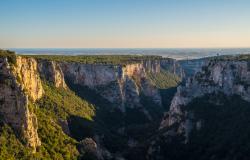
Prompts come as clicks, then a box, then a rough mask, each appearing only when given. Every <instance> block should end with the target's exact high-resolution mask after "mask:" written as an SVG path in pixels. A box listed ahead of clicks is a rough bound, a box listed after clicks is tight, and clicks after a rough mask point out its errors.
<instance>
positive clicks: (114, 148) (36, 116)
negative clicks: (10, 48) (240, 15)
mask: <svg viewBox="0 0 250 160" xmlns="http://www.w3.org/2000/svg"><path fill="white" fill-rule="evenodd" d="M2 52H4V53H5V52H6V53H7V54H6V53H5V54H3V56H1V54H0V118H1V124H2V125H1V126H9V127H10V128H9V130H11V131H12V132H13V133H14V135H13V136H14V137H16V138H15V142H17V143H18V146H19V147H21V149H22V151H23V152H22V153H21V152H18V153H15V155H16V156H21V157H22V156H23V154H24V153H25V155H26V154H27V157H28V158H27V159H32V158H38V157H43V158H44V157H46V158H47V159H100V160H104V159H128V160H130V159H131V160H133V159H142V160H144V159H150V160H151V159H152V160H153V159H156V160H158V159H159V160H160V159H173V160H175V159H183V157H186V159H199V158H200V157H201V153H200V152H198V151H197V153H196V155H195V156H196V157H195V156H194V155H189V154H191V152H190V151H189V149H192V147H193V148H195V147H197V148H198V147H200V146H199V145H197V144H196V143H194V142H196V140H197V139H198V138H199V137H198V138H197V135H200V134H201V133H203V132H205V130H206V133H207V128H209V127H207V124H210V119H211V118H213V116H210V117H209V116H208V117H206V116H207V115H206V114H205V113H207V114H208V113H210V112H205V113H204V111H205V110H206V109H207V108H209V107H210V108H216V107H220V108H223V109H224V110H223V111H224V112H223V115H224V114H225V115H227V114H230V115H231V114H232V113H231V112H230V110H227V104H230V105H228V106H231V105H232V108H233V109H235V108H234V107H235V106H233V104H234V103H231V99H234V100H235V101H236V100H237V101H239V106H237V107H238V108H237V109H238V110H237V113H240V114H241V112H243V111H241V110H240V108H241V105H242V106H247V105H248V104H249V103H250V83H249V82H250V70H249V68H250V67H249V65H250V63H249V61H248V59H244V58H243V59H240V58H239V59H237V57H236V58H234V59H230V58H228V59H227V58H224V57H215V58H210V59H209V58H206V59H199V60H192V61H190V62H187V61H176V60H174V59H169V58H162V57H147V56H142V57H140V56H138V57H132V56H131V57H129V58H127V57H125V58H124V57H122V56H121V57H116V58H117V59H119V58H120V59H121V61H122V60H123V59H126V63H115V62H112V63H103V61H101V62H98V61H97V60H96V59H95V63H83V62H81V61H80V60H79V61H72V60H68V59H69V58H68V57H67V56H65V57H63V56H61V57H60V56H58V57H56V58H54V57H52V56H51V57H49V58H48V57H46V56H45V57H41V56H40V57H39V56H24V55H22V56H21V55H16V54H13V53H11V52H10V53H9V52H7V51H2ZM93 57H95V56H93ZM53 58H54V59H53ZM58 58H61V59H62V60H58ZM70 58H71V59H72V57H70ZM73 58H75V57H73ZM81 58H89V57H79V59H81ZM95 58H96V57H95ZM116 58H115V59H116ZM64 59H66V60H64ZM117 59H116V60H117ZM84 60H85V59H84ZM107 62H108V60H107ZM204 97H205V99H204ZM229 102H230V103H229ZM207 105H208V106H207ZM196 106H198V107H196ZM220 108H219V109H220ZM228 108H229V107H228ZM242 108H244V107H242ZM216 109H217V108H216ZM225 110H226V111H225ZM219 111H220V110H219ZM246 111H248V110H247V108H246ZM217 113H218V114H219V113H220V112H217ZM213 114H214V113H213ZM213 114H212V113H211V115H213ZM242 114H243V113H242ZM225 115H224V116H225ZM245 116H246V115H245V114H244V115H241V117H242V118H244V119H246V121H247V120H248V119H247V116H246V117H245ZM236 117H237V116H236ZM216 118H217V119H219V118H220V117H216ZM216 118H215V119H216ZM236 120H237V121H236ZM236 120H235V121H234V122H235V123H236V122H237V123H238V119H236ZM221 121H222V122H223V123H224V121H223V120H221ZM219 123H220V121H219V120H218V124H219ZM225 123H226V122H225ZM244 127H245V126H244ZM3 128H4V127H2V129H1V130H3ZM221 128H223V127H221ZM240 129H241V128H239V130H240ZM232 130H233V131H232V135H234V134H235V132H234V131H235V130H236V129H235V128H233V127H232ZM1 133H4V130H3V131H1ZM10 133H11V132H10ZM230 133H231V132H230ZM247 133H248V132H247ZM249 133H250V132H249ZM49 134H53V136H52V137H50V135H49ZM2 135H4V134H2ZM211 135H212V134H211ZM194 137H195V138H194ZM215 137H216V135H215ZM3 138H4V137H3ZM201 138H203V137H202V136H201ZM55 139H56V141H55ZM203 139H206V138H203ZM204 143H205V142H204ZM60 145H62V146H64V147H62V146H60ZM216 145H217V144H216ZM178 147H179V148H183V150H182V152H180V151H179V150H178ZM234 147H235V146H234ZM64 148H67V150H65V149H64ZM52 149H53V150H52ZM195 149H196V148H195ZM234 152H235V153H238V152H236V151H235V150H233V149H232V153H234ZM187 153H189V154H187ZM13 154H14V153H13ZM207 154H211V155H209V156H211V157H215V158H214V159H216V158H218V157H217V154H216V152H212V153H210V152H209V153H207ZM238 157H240V156H238V154H235V158H236V159H237V158H238ZM243 157H244V155H243ZM14 158H16V159H17V158H18V157H14ZM19 158H20V157H19Z"/></svg>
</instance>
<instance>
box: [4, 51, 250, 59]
mask: <svg viewBox="0 0 250 160" xmlns="http://www.w3.org/2000/svg"><path fill="white" fill-rule="evenodd" d="M8 49H9V50H13V51H15V52H17V54H47V55H159V56H163V57H169V58H174V59H196V58H204V57H211V56H217V55H237V54H250V48H8Z"/></svg>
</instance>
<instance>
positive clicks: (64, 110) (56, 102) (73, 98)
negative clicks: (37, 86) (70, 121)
mask: <svg viewBox="0 0 250 160" xmlns="http://www.w3.org/2000/svg"><path fill="white" fill-rule="evenodd" d="M43 88H44V90H45V95H44V97H43V98H42V99H41V100H39V101H38V102H37V104H38V105H39V106H41V109H43V110H44V111H45V112H50V113H53V117H56V118H61V119H64V120H65V119H67V118H68V117H69V116H71V115H75V116H80V117H83V118H86V119H88V120H92V117H93V116H94V115H95V109H94V106H93V105H92V104H90V103H88V102H87V101H85V100H84V99H81V98H80V97H78V96H77V95H76V94H75V93H74V92H73V91H71V90H70V89H64V88H56V87H55V86H53V85H50V84H48V83H44V84H43Z"/></svg>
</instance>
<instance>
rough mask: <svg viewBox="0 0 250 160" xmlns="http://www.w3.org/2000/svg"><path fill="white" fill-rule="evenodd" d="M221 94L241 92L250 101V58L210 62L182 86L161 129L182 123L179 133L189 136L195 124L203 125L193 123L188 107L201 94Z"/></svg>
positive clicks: (242, 96)
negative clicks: (246, 59) (249, 60)
mask: <svg viewBox="0 0 250 160" xmlns="http://www.w3.org/2000/svg"><path fill="white" fill-rule="evenodd" d="M218 93H223V94H225V95H227V96H230V95H238V96H240V97H241V98H242V99H244V100H246V101H250V70H249V62H248V61H236V60H235V61H223V60H222V61H216V60H211V61H208V62H207V63H206V64H205V65H204V66H203V67H202V70H201V71H200V72H198V73H196V74H195V75H194V76H193V77H192V78H190V79H188V81H187V83H186V85H185V86H179V87H178V90H177V93H176V95H175V97H174V98H173V100H172V103H171V106H170V111H169V112H168V113H166V114H165V117H164V120H163V121H162V122H161V126H160V129H164V128H169V127H171V126H178V129H177V132H178V133H181V134H184V135H185V136H186V138H188V134H189V132H190V131H191V130H192V128H194V127H195V125H196V126H197V125H198V126H200V123H199V122H197V124H194V123H193V122H192V117H193V114H192V113H191V112H188V111H187V110H186V109H185V106H186V105H187V104H189V103H190V102H191V101H192V100H193V99H195V98H197V97H202V96H204V95H206V94H218ZM214 103H216V102H214ZM170 132H171V131H169V134H170ZM186 140H188V139H186Z"/></svg>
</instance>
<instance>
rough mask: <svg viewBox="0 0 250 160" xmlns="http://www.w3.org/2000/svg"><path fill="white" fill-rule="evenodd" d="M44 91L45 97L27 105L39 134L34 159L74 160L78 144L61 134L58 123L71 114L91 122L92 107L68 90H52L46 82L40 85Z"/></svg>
mask: <svg viewBox="0 0 250 160" xmlns="http://www.w3.org/2000/svg"><path fill="white" fill-rule="evenodd" d="M43 88H44V90H45V96H44V97H43V98H42V99H41V100H39V101H38V102H37V103H36V104H33V105H32V104H30V106H29V108H30V109H32V110H33V111H34V112H35V114H36V115H37V118H38V124H39V125H38V135H39V137H40V139H41V141H42V146H41V147H39V148H38V151H37V153H36V154H35V155H34V156H35V157H36V158H38V159H40V158H42V159H68V160H71V159H77V157H78V156H79V153H78V150H77V145H78V142H77V141H76V140H74V139H72V138H71V137H69V136H68V135H66V134H65V133H64V132H63V129H62V126H60V125H59V124H60V123H59V121H63V120H66V119H68V118H69V117H70V116H72V115H74V116H79V117H82V118H85V119H88V120H90V121H91V120H92V117H93V116H94V115H95V111H94V108H93V106H92V105H91V104H89V103H88V102H86V101H84V100H83V99H81V98H79V97H78V96H76V95H75V94H74V92H72V91H70V90H69V89H63V88H55V87H54V86H52V85H50V84H48V83H43Z"/></svg>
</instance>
